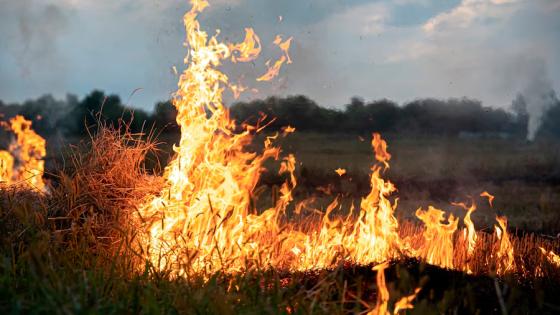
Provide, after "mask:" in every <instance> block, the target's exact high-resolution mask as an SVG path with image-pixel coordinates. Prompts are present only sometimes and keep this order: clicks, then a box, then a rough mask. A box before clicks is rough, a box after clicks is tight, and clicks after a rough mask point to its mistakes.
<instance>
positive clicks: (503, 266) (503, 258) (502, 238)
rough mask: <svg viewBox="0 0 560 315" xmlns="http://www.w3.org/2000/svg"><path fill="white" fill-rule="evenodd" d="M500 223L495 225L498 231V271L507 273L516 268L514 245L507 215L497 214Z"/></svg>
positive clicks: (501, 273) (498, 272)
mask: <svg viewBox="0 0 560 315" xmlns="http://www.w3.org/2000/svg"><path fill="white" fill-rule="evenodd" d="M496 221H497V222H498V225H494V230H495V232H496V238H497V244H496V264H497V265H496V273H497V274H498V275H503V274H506V273H508V272H510V271H512V270H513V269H514V267H515V266H514V258H513V245H512V244H511V241H510V239H509V234H508V232H507V219H506V218H505V217H500V216H496Z"/></svg>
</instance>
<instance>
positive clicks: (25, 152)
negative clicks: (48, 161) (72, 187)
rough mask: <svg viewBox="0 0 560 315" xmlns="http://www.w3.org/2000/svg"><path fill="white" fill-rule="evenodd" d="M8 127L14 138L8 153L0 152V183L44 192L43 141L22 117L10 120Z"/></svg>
mask: <svg viewBox="0 0 560 315" xmlns="http://www.w3.org/2000/svg"><path fill="white" fill-rule="evenodd" d="M8 126H9V128H10V130H11V131H12V132H13V133H14V134H15V136H16V137H15V139H14V140H13V141H12V142H11V143H10V146H9V151H0V182H2V183H4V184H8V185H12V184H17V185H24V186H28V187H31V188H33V189H37V190H39V191H44V190H45V183H44V182H43V172H44V169H45V162H44V161H43V158H44V157H45V155H46V149H45V146H46V141H45V139H43V138H42V137H41V136H39V135H38V134H37V133H36V132H35V131H33V129H31V121H29V120H26V119H25V118H24V117H23V116H20V115H17V116H15V117H14V118H12V119H11V120H10V123H9V125H8Z"/></svg>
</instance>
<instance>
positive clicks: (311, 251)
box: [0, 0, 560, 315]
mask: <svg viewBox="0 0 560 315" xmlns="http://www.w3.org/2000/svg"><path fill="white" fill-rule="evenodd" d="M191 4H192V9H191V10H190V11H189V12H187V14H186V15H185V17H184V21H185V28H186V32H187V42H188V43H189V49H190V51H189V57H188V58H186V62H187V63H188V67H187V69H186V70H185V72H184V73H183V74H182V75H181V77H180V81H179V90H178V91H177V94H176V97H175V100H174V105H175V106H176V108H177V111H178V116H177V122H178V125H179V126H180V128H181V137H180V140H179V143H178V145H177V146H174V151H175V153H176V155H175V156H174V158H173V159H172V160H171V161H170V163H169V164H168V165H167V166H166V168H165V170H164V173H163V175H162V176H157V175H152V174H149V173H148V172H147V171H146V169H145V167H144V163H145V160H146V156H147V155H148V154H149V153H150V152H152V151H154V150H155V143H154V141H152V140H151V137H148V140H143V138H142V135H134V134H130V133H129V132H127V130H126V127H124V128H125V129H124V131H121V130H118V129H113V128H110V127H107V126H104V125H103V124H101V125H100V127H99V128H98V129H97V132H96V135H95V136H94V137H92V138H91V139H90V141H89V142H88V143H85V144H82V145H81V146H78V147H73V148H72V149H71V150H70V152H69V154H68V157H67V160H68V161H69V163H68V164H69V166H68V167H64V168H62V170H61V171H60V172H59V174H58V175H56V176H54V177H53V180H52V181H51V183H50V184H49V185H47V187H46V188H44V189H36V188H35V185H27V186H21V185H7V186H3V187H2V189H1V190H0V192H1V194H2V196H1V197H2V203H3V207H2V209H3V210H2V213H1V218H2V224H3V226H4V227H5V228H6V231H7V233H6V234H5V235H4V236H3V239H2V249H3V255H4V260H3V264H2V276H3V278H2V281H3V282H2V283H3V284H4V287H3V288H5V289H4V290H5V291H6V292H7V295H6V296H8V297H9V298H8V300H9V302H10V303H11V304H10V305H14V303H15V305H22V304H21V303H20V302H21V301H23V303H30V304H32V305H33V306H35V305H36V303H35V302H36V300H34V298H37V296H39V301H41V302H43V301H44V302H45V304H46V305H48V306H49V307H51V308H47V309H46V310H50V309H55V310H60V311H61V312H62V313H73V312H77V311H88V310H92V311H94V312H103V313H109V312H112V311H114V312H122V311H123V309H124V308H125V307H127V306H128V307H130V306H132V307H134V308H135V309H134V312H147V313H150V312H156V313H159V312H164V311H165V312H168V311H169V312H173V311H175V312H204V313H206V312H219V313H224V312H225V313H228V312H230V313H234V312H250V313H254V312H256V313H262V312H267V313H323V312H325V313H326V312H328V313H333V312H336V313H356V312H364V313H366V312H367V313H369V314H383V315H385V314H389V313H395V314H396V313H399V312H401V311H404V310H408V309H411V308H413V307H414V306H413V305H412V301H414V300H418V303H419V304H418V305H419V306H420V307H419V308H417V309H416V310H423V312H430V311H435V310H437V311H438V312H439V313H441V312H450V311H453V312H462V311H463V310H466V309H467V307H470V308H471V310H474V311H476V310H482V309H484V308H483V306H479V305H473V304H471V302H472V301H474V300H476V299H474V300H473V299H463V300H461V297H459V296H460V295H459V296H455V295H454V294H456V293H457V294H473V293H472V292H471V291H469V290H470V289H469V288H468V285H467V289H462V288H457V287H455V286H454V284H449V283H448V284H447V285H446V284H445V280H447V279H448V278H454V277H457V279H475V280H473V281H475V282H477V281H481V282H483V285H482V288H484V289H485V290H488V285H487V280H488V279H492V280H493V282H491V286H490V288H491V289H490V290H493V292H494V291H495V294H496V295H495V296H496V299H495V300H494V301H497V303H494V304H495V305H497V307H496V310H497V309H499V310H501V312H502V313H507V312H508V311H511V310H513V308H512V305H510V303H509V302H508V303H506V300H505V297H506V296H508V297H509V298H511V297H512V294H513V293H511V292H507V290H505V289H504V287H503V285H502V284H501V283H500V281H510V282H508V283H515V282H517V283H518V285H519V286H522V283H523V282H526V281H532V282H533V283H543V284H544V285H545V286H546V287H547V288H548V287H554V286H556V285H557V284H558V283H560V279H559V278H558V277H559V275H560V272H559V268H558V266H557V259H556V258H557V256H556V254H555V252H557V250H558V249H559V245H560V244H559V242H558V240H545V239H541V238H536V237H534V236H530V235H524V236H520V237H518V236H515V235H511V233H510V231H509V230H508V227H507V220H506V218H505V217H499V216H497V217H496V224H495V226H494V230H493V232H480V231H479V232H477V231H476V229H475V226H474V223H473V221H472V220H471V218H470V216H471V214H472V213H473V212H474V211H475V210H476V205H475V202H474V200H473V201H472V202H471V204H470V205H467V204H458V206H460V207H462V208H464V210H465V215H463V216H459V217H458V216H454V215H453V214H448V213H447V212H445V211H443V210H440V209H437V208H435V207H432V206H430V207H428V208H427V209H426V210H424V209H418V210H417V211H416V216H417V217H418V219H419V220H420V221H422V224H421V225H416V224H408V223H403V222H399V221H398V220H397V218H396V217H395V215H394V213H395V210H396V208H397V200H398V199H397V198H395V197H394V196H393V195H394V193H395V192H396V187H395V185H394V184H393V183H391V182H390V181H388V180H386V179H385V178H384V176H383V175H384V172H385V171H386V170H387V169H388V168H389V161H390V160H391V158H392V156H391V154H390V153H389V152H388V150H387V148H388V145H387V142H386V141H385V140H383V139H382V138H381V135H379V134H373V139H372V141H371V145H372V148H373V155H374V156H375V160H376V162H375V163H373V166H372V167H371V176H370V190H369V193H368V194H367V195H366V196H364V197H363V198H362V199H361V202H360V204H359V206H358V207H356V208H354V206H352V207H351V208H350V211H347V214H346V215H345V216H341V215H337V214H336V210H337V209H339V208H340V203H339V200H338V198H336V197H333V201H332V202H331V203H330V204H329V206H328V207H327V208H326V209H324V211H323V210H322V209H320V208H317V207H315V208H314V207H313V204H312V202H311V201H309V202H307V201H304V204H302V203H294V198H293V194H292V192H293V191H294V189H295V187H296V186H297V178H296V176H295V169H296V157H295V156H294V155H293V154H287V155H282V152H281V150H280V148H279V147H276V146H275V144H274V141H275V140H276V139H277V138H278V137H279V136H280V135H273V136H268V137H266V138H265V141H264V146H263V150H262V152H260V153H259V152H249V151H248V150H247V147H248V145H249V144H251V142H252V141H253V138H254V135H255V133H256V132H258V131H259V130H260V129H261V127H258V126H249V125H242V126H239V125H238V124H236V123H235V122H234V121H232V120H231V119H230V118H229V113H228V110H227V108H226V107H225V106H224V105H223V104H222V91H223V89H224V86H227V85H228V77H227V76H226V75H225V74H224V73H222V72H221V71H220V70H219V69H218V68H217V67H218V66H219V65H220V64H221V62H222V61H223V60H227V59H229V58H233V60H234V62H237V61H243V60H247V61H249V60H253V59H254V58H256V56H255V54H258V51H259V50H260V49H259V48H258V47H260V40H259V39H258V37H257V36H256V35H255V34H254V32H253V31H252V29H247V36H246V38H245V41H244V42H243V43H241V44H237V45H228V44H226V43H221V42H220V41H218V39H217V37H215V36H214V37H209V36H208V35H207V34H206V33H205V32H204V31H202V30H201V28H200V24H199V22H198V20H197V17H198V15H199V14H200V13H201V12H202V11H203V10H204V9H205V8H206V7H207V6H208V3H207V2H206V1H204V0H192V1H191ZM290 42H291V38H290V39H288V40H286V41H282V39H281V38H279V37H277V39H276V40H275V42H274V43H275V45H277V46H278V47H280V48H281V50H282V53H283V55H282V57H281V59H279V61H277V62H276V63H275V65H274V66H273V67H270V63H267V65H268V66H269V70H268V72H267V74H266V75H265V77H266V80H269V79H272V78H273V77H274V76H276V75H278V72H279V70H280V66H281V65H282V64H284V63H290V58H289V55H288V48H289V45H290ZM230 49H231V50H232V51H230ZM233 53H236V55H234V56H233V57H232V54H233ZM260 79H262V78H259V80H260ZM263 80H264V79H263ZM286 130H288V128H286ZM293 131H294V130H293V129H291V130H290V132H285V133H284V135H283V136H286V135H287V134H289V133H291V132H293ZM24 153H25V152H24ZM36 159H39V160H40V158H36ZM270 159H275V160H279V161H280V168H279V170H276V172H277V173H278V174H279V175H280V176H282V177H283V178H284V182H283V184H282V185H281V186H280V187H279V189H278V190H276V191H274V195H275V197H274V198H272V200H273V202H272V204H271V205H269V206H268V207H266V208H264V209H259V208H257V207H256V206H255V204H256V202H255V199H256V198H257V196H258V193H257V190H258V189H257V185H258V184H259V182H260V176H261V174H262V173H263V172H264V171H265V167H264V166H265V164H264V163H265V161H267V160H270ZM24 161H25V159H24ZM39 164H40V165H41V166H42V164H41V163H39ZM5 165H12V164H9V163H8V164H5ZM32 171H38V170H37V169H33V170H32ZM41 171H42V169H41ZM33 180H37V178H34V179H30V180H29V181H33ZM8 184H9V183H8ZM482 196H484V197H486V198H489V199H490V202H491V201H492V199H493V196H491V195H490V194H488V193H483V194H482ZM303 208H306V209H312V210H313V211H314V213H319V216H318V218H317V219H316V220H314V218H310V217H309V216H306V213H305V212H303V213H302V212H301V209H303ZM288 212H292V213H295V214H297V215H302V216H301V217H299V218H298V217H288V216H286V213H288ZM461 218H462V220H461ZM460 224H461V225H463V226H462V227H460ZM390 264H396V266H400V265H404V266H408V268H409V269H412V270H415V269H418V270H421V272H420V273H419V274H418V275H417V276H415V277H412V276H410V275H409V274H408V273H406V272H404V273H403V272H400V271H399V272H397V276H394V277H390V278H392V279H393V280H394V281H395V282H399V281H400V280H401V279H405V280H406V281H408V283H407V284H404V285H403V286H404V287H403V288H404V290H395V289H393V288H392V287H391V286H390V285H389V286H388V285H387V283H386V276H385V270H386V269H387V268H388V267H389V266H390ZM426 264H428V265H429V266H430V267H426V266H425V265H426ZM435 267H439V269H436V268H435ZM372 268H373V270H372ZM395 268H396V269H397V270H400V269H399V268H400V267H395ZM425 268H426V269H425ZM424 270H425V272H426V274H427V276H428V277H429V278H431V277H432V275H435V277H436V279H435V280H433V282H429V281H430V280H421V279H422V278H421V277H420V274H423V273H424ZM372 271H376V275H375V278H376V281H375V282H376V285H374V284H373V281H372V280H373V278H374V277H373V275H372ZM457 275H458V276H457ZM474 276H476V277H477V278H473V277H474ZM498 279H499V280H498ZM508 279H511V280H508ZM441 281H443V282H444V283H443V284H441ZM469 281H470V280H469ZM434 283H435V284H438V283H439V287H438V286H437V285H434ZM461 283H462V282H461ZM519 283H521V284H519ZM534 288H535V287H533V289H534ZM22 290H23V291H22ZM449 290H451V292H454V293H452V295H451V296H449V293H448V292H449ZM25 291H28V292H32V294H31V296H29V295H25V294H24V295H23V299H20V298H21V297H22V295H21V294H22V292H25ZM423 292H427V293H423ZM455 292H456V293H455ZM535 292H536V290H535ZM475 295H476V294H475ZM66 296H69V297H71V301H70V302H67V300H66V299H65V297H66ZM477 296H478V295H477ZM374 297H375V298H374ZM486 298H487V297H486V296H484V297H482V300H483V301H484V300H485V299H486ZM98 299H101V300H102V301H99V300H98ZM220 299H221V300H223V301H224V303H220V302H217V301H216V300H220ZM529 300H530V301H529V302H527V307H529V309H531V307H532V308H534V307H535V306H536V307H537V308H540V309H541V310H544V311H547V310H549V309H552V308H553V307H554V306H553V305H552V306H551V305H549V304H550V302H549V301H550V300H549V299H548V298H547V297H546V294H545V301H546V302H542V301H541V300H538V299H537V298H535V301H533V300H531V299H529ZM374 301H375V302H374ZM517 302H518V301H513V302H512V303H513V305H516V303H517ZM18 303H19V304H18ZM123 303H124V304H123ZM422 303H424V304H422ZM441 303H444V304H443V305H442V304H441ZM22 307H23V310H24V311H27V310H30V308H31V307H27V308H26V306H25V305H23V306H22ZM484 307H485V306H484ZM525 310H526V309H523V310H522V311H523V312H525ZM414 311H415V310H412V312H414Z"/></svg>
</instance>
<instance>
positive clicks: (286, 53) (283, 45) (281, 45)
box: [274, 35, 294, 64]
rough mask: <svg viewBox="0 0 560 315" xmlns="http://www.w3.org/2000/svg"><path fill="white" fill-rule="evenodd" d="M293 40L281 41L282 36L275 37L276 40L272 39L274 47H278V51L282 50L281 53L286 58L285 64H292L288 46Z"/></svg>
mask: <svg viewBox="0 0 560 315" xmlns="http://www.w3.org/2000/svg"><path fill="white" fill-rule="evenodd" d="M293 39H294V38H293V37H290V38H288V39H286V40H282V35H276V38H275V39H274V45H276V46H278V47H279V48H280V50H282V53H283V54H284V56H286V60H287V61H286V62H287V63H288V64H291V63H292V58H290V52H289V51H290V46H291V45H292V40H293Z"/></svg>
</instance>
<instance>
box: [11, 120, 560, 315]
mask: <svg viewBox="0 0 560 315" xmlns="http://www.w3.org/2000/svg"><path fill="white" fill-rule="evenodd" d="M263 137H264V136H261V137H259V138H257V139H256V140H255V144H254V145H253V149H255V150H258V149H259V148H260V147H261V145H260V143H262V140H263ZM386 138H387V140H388V143H389V152H390V153H391V154H392V155H393V158H392V159H391V168H390V169H389V170H388V171H387V173H386V177H388V178H389V179H391V180H392V181H394V182H395V184H396V186H397V188H398V189H399V191H398V192H397V194H398V196H399V198H400V202H399V208H398V209H397V216H398V217H400V218H401V219H402V220H411V221H412V222H414V220H415V218H414V211H415V210H416V209H417V208H418V207H426V206H427V205H428V204H433V205H436V206H439V207H442V208H443V209H449V210H450V211H454V212H456V213H457V214H458V215H459V216H461V217H462V216H463V215H464V212H465V211H464V210H463V209H461V208H458V207H453V206H451V205H450V202H453V201H468V200H469V198H470V196H472V197H473V198H474V199H475V200H476V202H477V204H478V210H477V211H476V212H475V213H474V214H473V221H474V223H475V226H476V227H477V230H481V231H490V232H491V230H492V226H493V224H495V221H494V217H495V214H496V213H500V214H503V215H506V216H507V217H508V218H509V222H510V229H511V230H512V232H514V231H515V230H516V229H518V230H519V232H518V233H519V234H520V235H521V234H522V233H526V232H535V233H537V234H538V235H540V236H541V237H543V238H545V239H547V240H554V239H555V237H554V233H556V232H558V231H559V228H558V227H559V226H560V224H559V222H560V221H559V218H560V215H559V214H558V211H559V207H558V202H559V200H560V199H559V198H558V194H559V193H560V189H559V187H558V183H559V181H558V179H559V178H560V177H559V176H560V165H559V164H560V160H559V159H558V153H559V147H558V146H557V145H556V144H553V143H540V144H539V143H537V144H534V143H525V142H512V141H510V140H498V139H453V138H422V137H404V136H397V135H388V136H387V137H386ZM170 139H172V137H168V138H167V139H166V137H161V138H160V140H159V141H164V142H167V144H163V145H161V146H159V147H160V149H161V150H162V151H161V152H159V154H148V160H149V162H148V166H149V167H148V170H147V171H143V170H142V169H139V168H138V167H137V166H138V165H140V164H141V163H140V161H141V160H142V159H143V157H144V154H146V153H148V151H150V150H151V149H152V147H151V145H145V144H143V143H140V142H137V141H135V140H133V139H130V138H125V139H123V138H122V137H120V136H117V135H116V134H114V133H110V132H108V131H105V132H102V133H101V135H99V136H97V138H95V139H94V140H93V143H89V142H87V141H86V142H85V143H83V144H82V145H80V146H78V147H76V148H74V149H72V152H66V151H68V148H67V147H66V149H62V150H61V148H60V147H51V148H49V152H50V154H51V159H50V160H49V163H48V166H49V167H50V169H49V167H48V168H47V174H48V176H47V177H48V178H50V179H51V180H52V181H53V183H55V185H54V186H53V188H52V189H53V193H52V195H51V196H49V197H47V196H36V195H35V194H34V193H32V192H25V191H24V192H22V191H10V190H7V191H4V192H2V208H1V209H2V212H1V213H0V225H1V229H2V230H3V231H5V232H4V233H3V235H2V238H1V240H2V242H1V248H2V251H1V253H2V254H1V257H0V258H1V259H0V297H1V298H0V311H2V313H11V314H18V313H25V314H30V313H32V314H51V313H59V314H117V313H130V314H348V313H364V314H365V313H366V312H367V311H368V310H372V309H373V308H374V307H375V306H376V303H378V302H379V301H378V300H377V299H378V298H379V290H380V287H379V285H380V283H379V279H377V281H376V277H378V274H379V273H378V272H375V271H372V270H371V267H372V266H359V265H352V264H340V265H338V266H337V267H335V268H332V269H328V270H318V271H310V272H287V271H283V270H275V269H271V268H268V267H266V266H262V267H260V268H257V269H256V270H252V271H250V272H243V273H234V274H230V273H220V272H218V273H216V274H213V275H211V277H209V278H207V277H206V276H203V275H201V276H199V277H187V278H183V277H175V276H173V275H172V274H171V273H168V272H166V271H165V270H159V269H158V268H157V267H156V266H154V265H152V264H149V263H148V262H146V263H144V264H142V263H140V264H138V260H137V253H135V252H134V250H135V247H134V246H133V240H134V237H135V236H134V235H135V231H134V226H132V227H130V226H128V225H127V224H126V223H127V220H128V219H129V213H127V212H126V211H125V209H127V207H130V204H133V201H134V200H138V199H141V196H142V195H143V194H146V193H149V192H152V191H153V190H156V189H157V187H159V185H160V183H158V179H157V177H154V176H153V175H152V172H156V173H157V172H158V171H157V170H158V167H155V166H154V165H155V161H156V159H155V156H156V155H158V156H159V158H160V159H161V160H162V161H165V160H166V156H167V155H168V153H166V152H169V143H171V142H172V140H170ZM53 143H54V142H53ZM278 143H279V144H280V145H281V146H282V148H283V151H284V152H285V153H289V152H292V153H294V154H295V156H296V158H297V161H298V163H297V165H296V176H297V179H298V186H297V187H296V189H295V190H294V197H295V199H296V200H304V199H307V198H309V197H310V196H311V195H316V196H317V200H316V209H319V210H324V209H325V207H326V204H328V203H329V202H330V201H331V200H332V199H333V198H334V196H336V195H339V194H341V195H343V200H344V202H345V203H346V204H350V203H351V202H352V201H354V202H355V203H356V202H357V201H358V200H359V199H360V198H361V197H363V196H365V195H367V193H368V191H369V179H368V177H369V172H370V171H369V169H370V167H371V165H372V163H373V154H372V152H371V146H370V143H369V138H368V137H365V139H363V140H362V139H360V138H359V137H357V136H354V135H351V136H349V135H320V134H303V133H302V134H300V133H297V132H296V133H295V134H291V135H289V136H288V137H286V138H282V139H280V140H279V141H278ZM61 151H62V152H65V153H64V154H63V156H64V158H61V155H60V152H61ZM57 154H59V155H57ZM55 156H58V158H53V157H55ZM61 166H62V167H61ZM267 167H268V169H269V170H268V172H266V173H265V174H264V175H263V177H262V179H261V182H260V184H259V186H262V187H265V188H264V191H265V192H264V193H262V198H261V199H260V200H261V201H260V202H262V203H269V202H270V200H271V199H274V197H267V194H268V195H270V191H274V187H275V186H278V185H280V183H281V178H280V176H278V175H276V174H277V167H278V165H277V164H276V163H269V164H267ZM56 168H58V170H57V169H56ZM337 168H344V169H346V170H347V174H345V175H343V176H339V175H338V174H336V173H335V172H334V170H335V169H337ZM61 169H62V172H60V170H61ZM153 170H155V171H153ZM484 190H487V191H489V192H491V193H492V194H494V195H495V196H496V201H495V204H494V208H491V207H489V206H488V203H487V200H486V199H483V198H480V197H479V194H480V193H481V192H482V191H484ZM343 208H344V207H343ZM346 209H347V208H346ZM290 211H293V210H290ZM343 214H345V213H343ZM127 226H128V229H127ZM513 234H515V233H513ZM554 242H556V244H557V243H558V242H557V241H554ZM547 268H552V269H550V270H551V271H550V272H549V275H551V276H549V277H545V278H528V279H525V278H520V277H518V276H516V275H505V276H500V277H496V276H495V275H479V276H474V275H467V274H465V273H463V272H458V271H450V270H445V269H441V268H437V267H433V266H430V265H428V264H425V263H422V262H419V261H417V260H414V259H411V260H410V259H409V260H407V259H404V260H399V261H395V262H393V263H391V264H390V265H389V266H388V269H387V270H386V271H385V274H386V277H387V280H386V281H387V288H388V292H389V293H390V299H389V300H388V304H389V305H390V309H392V308H393V305H394V304H395V302H396V301H397V300H398V299H400V298H401V297H403V296H407V295H410V294H411V293H412V292H413V291H414V289H415V288H417V287H420V288H421V291H420V293H419V294H418V296H417V297H416V298H415V299H414V301H413V304H414V309H412V310H408V311H406V312H407V313H408V314H442V313H445V314H477V313H478V314H489V313H496V314H529V313H531V314H554V313H557V312H558V311H559V310H560V305H559V304H558V302H557V301H556V295H557V292H559V291H558V290H559V289H560V288H559V284H560V282H559V280H560V279H559V277H558V272H557V270H556V271H555V270H554V267H553V266H548V267H547ZM376 301H377V302H376Z"/></svg>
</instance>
